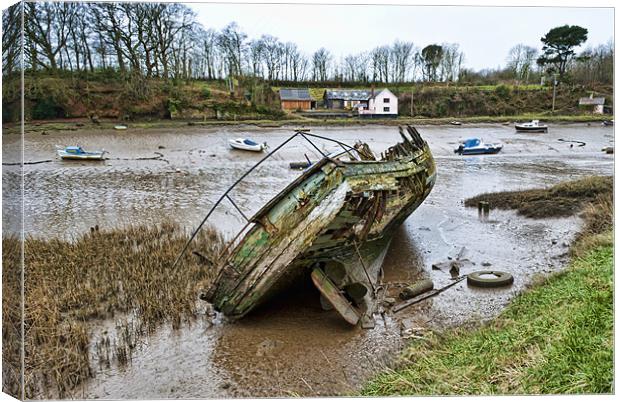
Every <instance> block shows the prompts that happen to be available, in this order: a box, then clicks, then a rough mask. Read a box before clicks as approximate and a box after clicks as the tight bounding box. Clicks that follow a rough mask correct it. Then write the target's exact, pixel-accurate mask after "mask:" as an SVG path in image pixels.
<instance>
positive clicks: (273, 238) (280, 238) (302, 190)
mask: <svg viewBox="0 0 620 402" xmlns="http://www.w3.org/2000/svg"><path fill="white" fill-rule="evenodd" d="M407 131H408V133H409V136H406V135H405V134H404V133H403V131H402V129H401V136H402V137H403V142H401V143H398V144H396V145H395V146H393V147H390V148H389V150H387V151H386V153H385V155H384V156H383V158H382V159H381V160H355V161H341V160H334V159H330V158H324V159H322V160H321V161H320V162H319V163H317V164H315V165H314V166H313V167H311V168H310V169H309V170H307V171H306V172H305V173H304V174H303V175H301V176H300V177H299V178H297V179H296V180H295V181H294V182H292V183H291V184H290V185H289V186H287V188H286V189H284V190H283V191H282V192H281V193H280V194H279V195H278V196H276V197H275V198H274V199H272V200H271V201H270V202H269V203H267V204H266V205H265V206H264V207H263V208H262V209H261V210H260V211H259V212H258V213H257V214H256V215H255V216H254V217H252V219H251V220H250V221H251V226H250V227H249V228H248V230H246V231H245V234H244V235H243V236H242V237H241V238H240V240H239V241H238V242H237V243H236V245H235V246H234V247H231V248H230V249H229V250H228V251H227V253H226V254H224V255H223V256H222V257H221V258H220V260H219V262H218V269H219V274H218V277H217V279H216V281H215V283H214V284H213V286H212V287H211V289H210V290H209V292H208V298H209V300H210V301H211V302H212V303H213V305H214V307H215V308H216V309H217V310H219V311H221V312H223V313H225V314H226V315H227V316H230V317H234V318H239V317H242V316H243V315H245V314H247V313H248V312H250V311H251V310H252V309H253V308H255V307H256V306H258V305H259V304H260V303H262V302H263V301H265V300H267V299H268V298H269V297H271V296H273V295H274V294H276V293H277V292H279V291H280V290H282V289H283V288H285V287H286V286H289V285H290V284H291V283H292V282H293V281H296V280H299V279H301V278H306V279H307V280H310V277H309V274H310V272H311V271H312V269H316V268H319V269H322V270H325V271H326V272H327V273H328V275H329V272H344V278H337V279H338V281H337V283H336V285H337V286H338V287H339V288H340V289H341V291H342V292H343V295H345V296H346V297H348V298H349V299H351V298H350V297H349V295H347V290H346V289H347V288H348V287H351V285H352V284H357V288H359V285H360V284H361V285H364V286H365V287H366V288H367V289H368V290H369V291H368V294H367V295H366V296H365V297H364V298H363V300H351V303H352V305H354V307H355V308H356V309H358V310H359V312H360V314H368V313H371V312H372V310H373V308H374V303H373V302H374V294H373V292H372V290H373V289H374V285H375V284H376V282H377V278H378V275H379V273H380V268H381V265H382V263H383V258H384V257H385V253H386V250H387V247H388V246H389V243H390V240H391V237H392V234H393V232H394V230H395V229H396V228H397V227H398V226H399V225H400V224H401V223H402V222H403V221H404V220H405V219H406V218H407V217H408V216H409V215H410V214H411V213H412V212H413V211H414V210H415V209H416V208H417V207H418V206H419V205H420V204H421V203H422V202H423V201H424V199H425V198H426V197H427V196H428V194H429V193H430V191H431V189H432V187H433V185H434V183H435V176H436V173H435V163H434V160H433V157H432V154H431V152H430V149H429V147H428V144H427V143H426V142H425V141H423V140H422V139H421V138H420V136H419V134H418V133H417V131H416V130H415V129H413V128H411V127H409V128H408V129H407ZM364 145H365V144H363V145H362V146H364ZM364 159H370V158H369V157H367V158H364Z"/></svg>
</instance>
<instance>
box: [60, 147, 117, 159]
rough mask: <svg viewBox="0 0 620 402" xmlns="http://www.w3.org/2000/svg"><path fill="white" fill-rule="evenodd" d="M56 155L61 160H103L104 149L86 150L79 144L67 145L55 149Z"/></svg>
mask: <svg viewBox="0 0 620 402" xmlns="http://www.w3.org/2000/svg"><path fill="white" fill-rule="evenodd" d="M56 153H57V154H58V156H59V157H60V158H61V159H63V160H91V161H102V160H104V159H105V158H104V156H103V155H104V154H105V153H106V151H105V150H101V151H93V152H88V151H84V149H82V147H80V146H69V147H65V148H64V149H63V148H59V149H57V150H56Z"/></svg>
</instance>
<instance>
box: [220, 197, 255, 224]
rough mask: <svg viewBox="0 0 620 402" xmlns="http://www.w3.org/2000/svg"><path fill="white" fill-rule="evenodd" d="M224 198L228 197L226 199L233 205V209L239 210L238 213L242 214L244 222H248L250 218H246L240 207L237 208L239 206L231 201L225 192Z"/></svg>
mask: <svg viewBox="0 0 620 402" xmlns="http://www.w3.org/2000/svg"><path fill="white" fill-rule="evenodd" d="M226 198H227V199H228V201H230V203H231V204H232V205H233V207H235V209H236V210H237V211H239V213H240V214H241V216H243V219H245V221H246V222H249V221H250V220H249V219H248V217H247V216H246V215H245V214H244V213H243V211H242V210H241V208H239V206H238V205H237V204H236V203H235V202H234V201H233V199H232V198H230V196H229V195H228V194H226Z"/></svg>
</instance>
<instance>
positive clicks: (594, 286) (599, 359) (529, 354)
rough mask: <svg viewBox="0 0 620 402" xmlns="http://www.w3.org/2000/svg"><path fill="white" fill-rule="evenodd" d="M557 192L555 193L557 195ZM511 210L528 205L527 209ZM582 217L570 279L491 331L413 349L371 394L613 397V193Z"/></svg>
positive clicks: (585, 206) (450, 336)
mask: <svg viewBox="0 0 620 402" xmlns="http://www.w3.org/2000/svg"><path fill="white" fill-rule="evenodd" d="M607 180H609V179H608V178H592V179H586V180H581V181H578V182H576V183H575V182H573V183H567V184H564V185H562V187H560V189H562V188H563V189H564V190H566V189H567V188H570V189H578V190H579V191H575V192H573V194H576V193H577V192H579V193H581V194H582V195H584V194H585V195H586V196H587V197H589V196H590V195H591V192H590V191H588V188H590V189H597V188H599V189H600V187H599V185H600V184H601V183H602V182H604V181H607ZM608 185H611V183H610V182H608ZM609 189H610V190H611V187H610V188H609ZM557 190H558V187H557V186H556V187H553V188H552V189H550V190H547V194H551V193H554V192H557ZM530 195H531V194H530ZM486 196H487V198H488V196H489V195H486ZM494 196H495V197H497V198H500V197H504V199H510V200H511V202H512V201H514V200H515V199H519V198H520V199H521V200H526V201H527V199H528V197H527V196H524V197H519V196H518V195H517V194H516V193H515V192H512V193H510V197H509V196H507V195H506V194H500V195H498V194H495V195H494ZM481 198H483V197H482V196H481ZM496 201H497V199H496ZM588 201H591V202H588ZM511 207H518V202H515V203H514V204H512V205H511ZM579 210H580V211H582V213H583V214H582V216H583V218H584V220H585V226H584V228H583V230H582V232H581V234H580V235H579V236H578V240H577V241H576V244H575V245H573V248H572V252H573V253H572V254H573V259H572V262H571V264H570V266H569V267H568V268H567V269H566V270H565V271H564V272H562V273H558V274H555V275H552V276H550V277H547V278H542V279H539V280H538V281H537V282H536V283H535V284H533V285H532V286H531V288H530V289H529V290H528V291H526V292H524V293H523V294H521V295H520V296H519V297H517V298H516V299H515V300H514V301H513V302H512V303H511V304H510V305H509V306H508V308H507V309H506V310H505V311H504V312H503V313H502V314H501V315H500V316H499V317H498V318H497V319H495V320H493V321H492V322H490V323H489V324H487V325H485V326H483V327H481V328H477V329H455V330H451V331H449V332H447V333H444V334H433V335H431V337H430V338H428V339H426V340H421V341H417V342H416V343H413V344H411V345H410V346H409V347H408V348H407V349H406V350H405V352H404V354H403V356H402V359H401V361H400V362H399V364H398V366H397V367H396V368H395V369H394V370H390V371H388V372H385V373H383V374H381V375H379V376H378V377H377V378H375V379H374V380H373V381H371V382H370V383H369V384H367V385H366V387H365V388H364V390H363V392H362V393H363V394H364V395H367V396H384V395H480V394H482V395H487V394H539V393H540V394H560V393H579V394H581V393H611V392H613V238H612V233H611V227H612V221H613V202H612V192H611V191H608V192H602V193H600V194H598V195H595V196H593V197H592V198H589V199H587V200H586V201H585V203H582V204H581V208H579ZM573 211H574V210H573Z"/></svg>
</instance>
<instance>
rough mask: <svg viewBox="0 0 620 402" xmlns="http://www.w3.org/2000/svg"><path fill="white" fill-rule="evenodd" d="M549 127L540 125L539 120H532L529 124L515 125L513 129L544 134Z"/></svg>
mask: <svg viewBox="0 0 620 402" xmlns="http://www.w3.org/2000/svg"><path fill="white" fill-rule="evenodd" d="M548 128H549V127H548V126H547V125H546V124H540V121H539V120H532V121H531V122H529V123H516V124H515V129H516V130H517V131H521V132H529V133H546V132H547V129H548Z"/></svg>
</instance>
